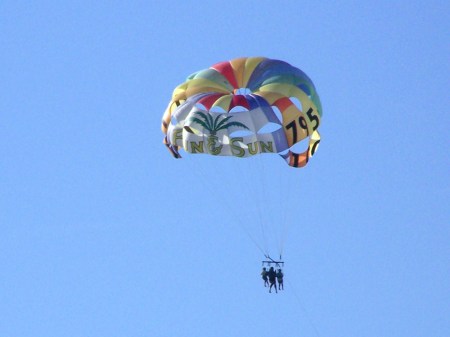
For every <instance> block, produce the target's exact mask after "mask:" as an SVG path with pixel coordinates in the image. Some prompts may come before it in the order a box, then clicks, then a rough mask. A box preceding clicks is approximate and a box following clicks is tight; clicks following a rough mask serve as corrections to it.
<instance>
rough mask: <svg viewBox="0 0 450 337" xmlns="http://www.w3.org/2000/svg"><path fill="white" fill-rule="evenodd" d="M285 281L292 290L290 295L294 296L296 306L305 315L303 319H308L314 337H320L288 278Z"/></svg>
mask: <svg viewBox="0 0 450 337" xmlns="http://www.w3.org/2000/svg"><path fill="white" fill-rule="evenodd" d="M286 281H287V283H288V285H289V287H290V289H291V290H292V293H293V294H294V296H295V298H296V299H297V302H298V304H299V305H300V307H301V308H302V310H303V313H304V314H305V317H306V318H307V319H308V322H309V324H310V325H311V326H312V328H313V329H314V333H315V335H316V337H321V335H320V333H319V329H317V327H316V325H315V324H314V322H313V320H312V319H311V316H310V314H309V312H308V311H307V310H306V308H305V306H304V305H303V302H302V300H301V299H300V296H298V294H297V291H295V289H294V286H293V285H292V283H291V281H289V278H288V279H287V280H286Z"/></svg>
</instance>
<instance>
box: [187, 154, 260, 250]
mask: <svg viewBox="0 0 450 337" xmlns="http://www.w3.org/2000/svg"><path fill="white" fill-rule="evenodd" d="M192 162H193V163H194V166H195V168H196V169H197V171H199V172H200V173H201V175H202V176H203V177H207V176H208V172H207V171H206V170H205V169H204V168H203V167H202V165H201V164H200V163H199V162H198V161H196V160H193V161H192ZM193 171H194V170H193ZM194 172H195V171H194ZM199 180H200V181H203V182H204V179H199ZM212 181H214V180H212ZM203 185H204V186H206V187H207V188H208V190H209V192H210V194H211V195H214V196H215V198H216V200H217V201H220V202H223V203H224V204H225V207H226V208H227V209H228V211H229V213H230V214H233V213H235V209H234V208H233V207H232V205H231V204H230V202H229V201H228V199H227V198H224V199H222V200H220V199H219V198H218V196H217V190H218V187H219V186H217V187H216V188H215V189H214V188H213V187H212V186H211V185H210V184H208V183H204V184H203ZM232 220H233V222H234V219H232ZM235 223H237V224H238V226H239V227H240V228H241V229H242V230H243V231H244V233H245V234H246V235H247V236H248V238H249V239H250V241H252V242H253V244H254V245H255V246H256V248H257V249H259V251H260V252H261V253H262V254H266V251H265V250H264V249H263V248H262V247H261V246H260V245H259V244H258V242H257V241H256V240H255V238H254V237H253V236H252V235H251V234H250V231H249V230H248V228H247V227H246V226H245V223H244V220H243V219H242V218H241V217H237V222H235Z"/></svg>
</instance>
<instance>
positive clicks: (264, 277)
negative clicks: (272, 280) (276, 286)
mask: <svg viewBox="0 0 450 337" xmlns="http://www.w3.org/2000/svg"><path fill="white" fill-rule="evenodd" d="M261 277H262V279H263V280H264V287H267V286H268V285H269V278H268V277H267V270H266V268H263V269H262V272H261Z"/></svg>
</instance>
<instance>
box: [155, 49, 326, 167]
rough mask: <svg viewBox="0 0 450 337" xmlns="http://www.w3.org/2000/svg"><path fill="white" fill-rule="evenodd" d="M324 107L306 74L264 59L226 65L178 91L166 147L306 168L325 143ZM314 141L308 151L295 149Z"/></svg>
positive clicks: (166, 126)
mask: <svg viewBox="0 0 450 337" xmlns="http://www.w3.org/2000/svg"><path fill="white" fill-rule="evenodd" d="M321 116H322V107H321V104H320V99H319V96H318V95H317V92H316V89H315V87H314V84H313V83H312V81H311V80H310V79H309V77H308V76H307V75H306V74H305V73H304V72H303V71H301V70H300V69H298V68H295V67H293V66H291V65H290V64H288V63H286V62H284V61H279V60H272V59H268V58H264V57H249V58H238V59H234V60H231V61H227V62H221V63H217V64H215V65H213V66H212V67H210V68H208V69H205V70H201V71H198V72H196V73H194V74H193V75H191V76H189V77H188V78H187V80H186V82H184V83H183V84H181V85H179V86H178V87H176V88H175V90H174V92H173V95H172V100H171V101H170V103H169V105H168V107H167V109H166V111H165V113H164V116H163V120H162V126H161V128H162V131H163V132H164V134H165V137H164V144H166V146H167V147H168V149H169V150H170V152H171V153H172V154H173V156H174V157H175V158H181V156H180V153H179V149H180V148H182V149H184V151H186V152H189V153H192V154H195V153H205V154H210V155H216V156H217V155H220V156H235V157H249V156H253V155H256V154H261V153H277V154H279V155H280V156H281V157H283V158H284V159H285V160H286V161H287V163H288V164H289V165H290V166H293V167H303V166H305V165H306V164H307V163H308V160H309V158H310V157H311V156H312V155H313V154H314V153H315V151H316V150H317V147H318V145H319V142H320V135H319V132H318V131H317V130H318V128H319V125H320V122H321ZM307 138H308V146H307V149H306V150H305V151H303V152H300V153H297V151H295V149H293V146H294V145H295V144H297V143H299V142H300V141H302V140H304V139H307Z"/></svg>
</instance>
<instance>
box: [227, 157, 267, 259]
mask: <svg viewBox="0 0 450 337" xmlns="http://www.w3.org/2000/svg"><path fill="white" fill-rule="evenodd" d="M236 160H237V161H239V162H236V165H234V167H235V168H236V169H237V171H239V172H238V174H239V176H240V177H242V183H243V184H242V185H241V186H244V189H245V190H246V194H247V195H250V194H251V193H253V194H252V195H251V197H255V198H256V211H257V213H258V222H259V225H260V228H261V236H262V243H263V248H264V249H260V250H261V251H262V252H263V254H264V255H266V254H268V252H269V249H268V244H267V237H266V231H265V226H264V216H263V212H262V210H263V206H262V205H263V201H264V197H263V196H261V193H259V191H258V190H257V189H256V187H257V186H261V183H259V184H255V181H254V178H255V176H259V174H258V173H257V174H254V171H253V170H248V169H247V170H243V169H242V167H241V164H244V162H243V160H247V161H248V160H251V159H250V158H246V159H236ZM252 185H255V187H253V186H252ZM247 232H248V231H247ZM248 235H249V234H248ZM253 240H254V239H253Z"/></svg>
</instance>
